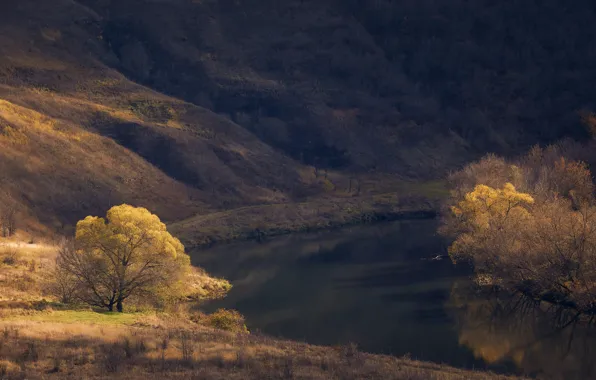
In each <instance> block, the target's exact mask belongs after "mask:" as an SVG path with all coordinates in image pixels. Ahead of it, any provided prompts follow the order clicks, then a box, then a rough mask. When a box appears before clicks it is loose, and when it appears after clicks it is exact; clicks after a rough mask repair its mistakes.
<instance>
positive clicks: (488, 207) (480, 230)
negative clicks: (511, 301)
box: [449, 183, 534, 271]
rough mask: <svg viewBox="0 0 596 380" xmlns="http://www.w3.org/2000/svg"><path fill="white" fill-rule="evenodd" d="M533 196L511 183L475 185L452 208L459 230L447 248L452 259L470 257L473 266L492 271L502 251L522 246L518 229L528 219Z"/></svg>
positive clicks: (502, 253) (509, 250) (519, 229)
mask: <svg viewBox="0 0 596 380" xmlns="http://www.w3.org/2000/svg"><path fill="white" fill-rule="evenodd" d="M533 203H534V199H533V198H532V196H530V195H529V194H526V193H521V192H518V191H517V190H516V189H515V187H514V186H513V185H512V184H511V183H506V184H505V185H504V186H503V188H502V189H494V188H492V187H489V186H486V185H477V186H476V187H475V188H474V190H473V191H471V192H469V193H467V194H466V195H465V197H464V199H463V200H462V201H460V202H459V203H458V204H457V205H456V206H453V207H452V208H451V211H452V213H453V216H454V218H455V222H456V223H455V224H456V225H457V227H458V229H459V231H458V234H457V238H456V240H455V241H454V242H453V244H452V245H451V247H449V254H450V256H451V257H452V258H453V259H454V260H458V259H472V260H473V261H474V263H475V265H476V269H477V270H480V271H484V270H486V271H494V270H495V263H496V261H498V260H500V259H501V258H502V257H504V252H505V251H507V252H514V251H516V250H518V249H520V248H521V245H520V244H518V243H519V238H521V236H520V235H519V232H520V231H522V227H523V225H524V224H526V223H527V222H528V220H529V219H530V218H531V214H530V212H529V211H528V209H527V207H528V206H529V205H531V204H533Z"/></svg>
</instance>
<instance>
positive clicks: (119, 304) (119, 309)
mask: <svg viewBox="0 0 596 380" xmlns="http://www.w3.org/2000/svg"><path fill="white" fill-rule="evenodd" d="M116 310H118V312H119V313H122V310H123V309H122V299H120V298H119V299H118V302H116Z"/></svg>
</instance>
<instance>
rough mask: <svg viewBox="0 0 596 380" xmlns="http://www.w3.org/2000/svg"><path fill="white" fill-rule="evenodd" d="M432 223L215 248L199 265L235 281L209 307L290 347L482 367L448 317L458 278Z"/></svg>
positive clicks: (201, 254) (202, 254)
mask: <svg viewBox="0 0 596 380" xmlns="http://www.w3.org/2000/svg"><path fill="white" fill-rule="evenodd" d="M436 227H437V225H436V223H435V222H434V221H410V222H398V223H391V224H380V225H375V226H368V227H357V228H350V229H347V230H341V231H334V232H326V233H321V234H312V235H311V234H308V235H295V236H288V237H285V238H281V239H274V240H272V241H270V242H268V243H265V244H258V243H242V244H235V245H225V246H219V247H215V248H213V249H210V250H208V251H204V252H197V253H196V254H195V255H193V260H195V263H197V264H199V265H201V266H203V267H205V268H206V269H207V270H208V271H210V272H211V273H215V274H217V275H221V276H224V277H226V278H228V279H230V280H231V281H232V283H233V284H234V289H233V290H232V291H231V292H230V294H229V295H228V297H227V298H226V299H224V300H221V301H218V302H216V303H215V304H214V305H212V306H211V307H212V308H215V307H229V308H235V309H237V310H239V311H240V312H241V313H243V314H244V315H245V316H246V317H247V323H248V325H249V328H252V329H253V330H261V331H263V332H265V333H267V334H271V335H275V336H281V337H285V338H289V339H297V340H304V341H308V342H311V343H315V344H326V345H335V344H342V343H347V342H356V343H358V345H359V346H360V347H361V348H362V349H364V350H367V351H371V352H380V353H388V354H395V355H405V354H407V353H410V354H411V356H412V357H415V358H420V359H425V360H432V361H438V362H448V363H452V364H455V365H459V366H462V367H469V368H472V367H482V365H483V364H482V361H481V360H476V359H475V358H474V357H473V355H471V353H470V351H469V350H468V349H467V348H465V347H461V346H460V345H459V344H458V341H457V332H456V331H455V330H454V329H453V324H452V321H451V320H450V318H449V316H448V314H447V313H446V311H445V308H444V304H445V303H446V302H447V300H448V299H449V294H450V289H451V284H452V283H453V281H454V279H457V278H460V277H461V276H462V275H465V274H464V272H465V273H467V271H463V272H462V270H456V269H454V267H453V265H452V264H451V262H450V261H448V260H442V261H426V260H421V258H426V257H431V256H436V255H437V254H439V253H441V252H444V251H445V249H446V244H445V242H444V241H443V239H442V238H441V237H439V236H437V235H436V234H435V231H436Z"/></svg>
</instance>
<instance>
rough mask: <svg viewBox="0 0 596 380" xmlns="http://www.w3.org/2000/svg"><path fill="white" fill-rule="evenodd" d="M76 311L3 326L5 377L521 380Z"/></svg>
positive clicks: (160, 320) (166, 318)
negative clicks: (75, 316)
mask: <svg viewBox="0 0 596 380" xmlns="http://www.w3.org/2000/svg"><path fill="white" fill-rule="evenodd" d="M70 313H71V314H73V315H74V314H76V313H86V314H85V319H84V322H81V320H80V319H78V318H74V317H73V316H70V317H69V316H68V315H65V314H64V312H56V311H37V312H29V313H26V314H25V315H22V316H19V319H18V320H14V319H11V318H8V319H6V318H5V319H4V320H2V321H0V328H1V329H2V331H3V340H2V343H3V344H2V345H0V355H1V358H2V360H0V371H1V373H2V376H3V378H4V379H17V378H19V379H21V378H28V379H41V378H44V379H80V378H87V379H107V378H109V379H131V380H134V379H144V380H146V379H187V378H197V379H394V380H401V379H404V380H405V379H410V380H412V379H425V380H426V379H442V380H456V379H462V380H463V379H488V380H493V379H494V380H497V379H498V380H505V379H513V377H507V376H502V375H496V374H493V373H489V372H479V371H467V370H461V369H456V368H452V367H448V366H445V365H440V364H433V363H426V362H420V361H416V360H412V359H410V358H408V357H402V358H396V357H391V356H384V355H372V354H367V353H363V352H360V351H359V350H358V348H357V347H356V346H354V345H347V346H341V347H321V346H314V345H309V344H305V343H299V342H293V341H286V340H278V339H273V338H271V337H267V336H262V335H259V334H243V333H232V332H228V331H222V330H216V329H212V328H208V327H204V326H199V325H197V324H194V323H192V322H185V321H183V320H182V319H179V318H176V317H175V316H172V315H166V314H163V315H159V314H154V315H148V314H139V315H137V316H135V315H134V314H125V316H127V318H116V317H121V316H122V315H111V314H105V313H93V312H74V311H73V312H70ZM58 314H59V315H58ZM67 314H68V313H67ZM93 314H96V316H97V321H96V322H94V320H93ZM56 315H58V317H60V318H56ZM112 317H113V321H110V319H111V318H112ZM59 321H60V322H59Z"/></svg>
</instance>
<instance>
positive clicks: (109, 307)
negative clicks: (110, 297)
mask: <svg viewBox="0 0 596 380" xmlns="http://www.w3.org/2000/svg"><path fill="white" fill-rule="evenodd" d="M108 311H114V304H113V303H111V304H109V305H108Z"/></svg>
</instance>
